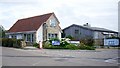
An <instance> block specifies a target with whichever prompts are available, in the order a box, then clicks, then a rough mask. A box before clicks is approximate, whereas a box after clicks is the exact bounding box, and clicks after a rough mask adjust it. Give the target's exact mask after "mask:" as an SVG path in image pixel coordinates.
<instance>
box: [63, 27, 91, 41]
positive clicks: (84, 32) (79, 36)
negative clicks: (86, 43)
mask: <svg viewBox="0 0 120 68" xmlns="http://www.w3.org/2000/svg"><path fill="white" fill-rule="evenodd" d="M76 29H77V30H79V34H75V30H76ZM64 33H65V36H68V35H71V36H72V37H74V38H75V39H76V40H80V39H82V38H83V39H84V38H85V37H93V31H91V30H88V29H84V28H81V27H78V26H71V27H69V28H68V29H66V30H64Z"/></svg>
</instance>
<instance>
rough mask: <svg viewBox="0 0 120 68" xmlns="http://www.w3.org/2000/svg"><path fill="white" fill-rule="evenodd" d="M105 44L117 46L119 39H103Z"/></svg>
mask: <svg viewBox="0 0 120 68" xmlns="http://www.w3.org/2000/svg"><path fill="white" fill-rule="evenodd" d="M104 45H105V46H118V45H119V39H104Z"/></svg>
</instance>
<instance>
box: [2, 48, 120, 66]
mask: <svg viewBox="0 0 120 68" xmlns="http://www.w3.org/2000/svg"><path fill="white" fill-rule="evenodd" d="M1 56H2V66H118V64H119V63H118V59H120V58H118V50H117V49H96V50H59V49H16V48H7V47H2V55H1Z"/></svg>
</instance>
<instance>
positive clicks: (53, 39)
mask: <svg viewBox="0 0 120 68" xmlns="http://www.w3.org/2000/svg"><path fill="white" fill-rule="evenodd" d="M52 41H60V40H59V39H58V38H51V39H50V40H49V42H50V44H52Z"/></svg>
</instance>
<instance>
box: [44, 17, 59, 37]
mask: <svg viewBox="0 0 120 68" xmlns="http://www.w3.org/2000/svg"><path fill="white" fill-rule="evenodd" d="M53 18H55V20H56V21H57V23H56V26H55V27H51V26H50V20H51V19H53ZM45 23H46V25H47V39H48V34H49V33H52V34H57V35H58V38H59V39H61V29H60V27H59V21H58V20H57V19H56V17H55V16H54V15H51V16H50V18H49V19H48V20H47V21H46V22H45ZM45 31H46V30H45V29H44V30H43V32H44V38H46V32H45Z"/></svg>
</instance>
